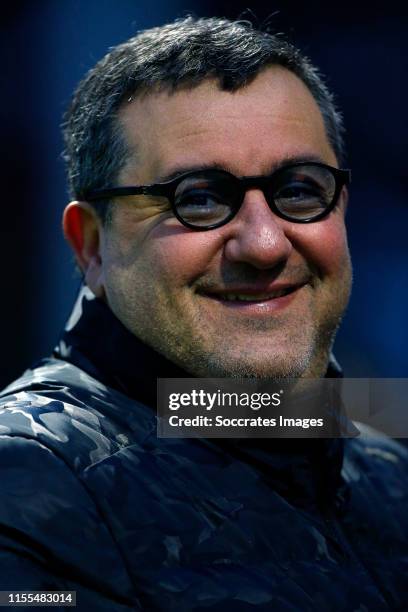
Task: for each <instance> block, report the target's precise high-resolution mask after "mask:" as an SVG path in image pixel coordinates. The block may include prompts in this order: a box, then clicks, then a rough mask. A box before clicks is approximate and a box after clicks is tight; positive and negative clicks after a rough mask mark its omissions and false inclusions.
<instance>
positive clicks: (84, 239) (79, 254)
mask: <svg viewBox="0 0 408 612" xmlns="http://www.w3.org/2000/svg"><path fill="white" fill-rule="evenodd" d="M62 224H63V230H64V235H65V238H66V240H67V241H68V243H69V244H70V246H71V247H72V249H73V251H74V253H75V259H76V261H77V264H78V266H79V267H80V268H81V270H82V272H83V274H84V279H85V282H86V284H87V285H88V287H89V288H90V290H91V291H92V293H94V294H95V295H96V297H99V298H103V297H104V296H105V287H104V281H103V267H102V259H101V253H100V245H101V237H102V232H103V228H102V223H101V221H100V219H99V217H98V215H97V214H96V212H95V210H94V208H93V207H92V206H91V205H90V204H88V202H71V203H70V204H68V206H67V207H66V209H65V210H64V216H63V222H62Z"/></svg>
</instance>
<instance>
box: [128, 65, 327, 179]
mask: <svg viewBox="0 0 408 612" xmlns="http://www.w3.org/2000/svg"><path fill="white" fill-rule="evenodd" d="M119 117H120V123H121V125H122V128H123V131H124V135H125V139H126V141H127V143H128V147H129V151H130V152H131V155H130V156H129V161H128V164H127V165H126V167H125V168H124V170H123V171H122V173H121V177H120V178H121V182H127V181H129V180H133V181H135V180H137V181H138V182H154V181H157V180H160V179H161V178H163V177H164V176H165V175H166V174H170V173H171V172H174V171H177V170H178V169H180V170H185V169H188V168H189V167H196V166H200V164H205V165H210V164H211V163H213V164H216V165H219V166H222V167H224V168H225V169H227V170H229V171H231V172H233V173H236V174H239V175H250V174H252V175H254V174H262V173H265V172H268V171H271V170H272V169H273V166H274V164H277V163H279V162H281V160H282V159H285V158H294V157H301V158H304V157H308V156H310V157H311V158H315V157H317V158H321V159H322V161H326V162H328V163H334V164H335V163H336V158H335V155H334V153H333V150H332V148H331V146H330V144H329V142H328V139H327V135H326V131H325V127H324V122H323V118H322V115H321V112H320V110H319V108H318V106H317V103H316V101H315V100H314V98H313V96H312V94H311V93H310V91H309V90H308V88H307V87H306V85H305V84H304V83H303V82H302V81H301V80H300V79H299V78H298V77H297V76H296V75H294V74H293V73H292V72H290V71H288V70H286V69H284V68H282V67H279V66H273V67H269V68H267V69H265V70H264V71H263V72H261V73H260V74H259V75H258V76H257V77H256V78H255V79H254V80H253V81H252V82H251V83H250V84H249V85H246V86H244V87H242V88H240V89H238V90H237V91H235V92H229V91H223V90H221V89H220V87H219V85H218V82H217V81H216V80H212V79H211V80H210V79H208V80H205V81H203V82H202V83H200V84H199V85H198V86H196V87H194V88H190V89H185V88H183V89H180V90H177V91H176V92H167V91H161V92H155V93H148V94H145V95H143V96H142V97H140V98H136V99H135V100H133V101H132V102H130V103H129V104H127V105H126V106H124V107H122V109H121V111H120V114H119Z"/></svg>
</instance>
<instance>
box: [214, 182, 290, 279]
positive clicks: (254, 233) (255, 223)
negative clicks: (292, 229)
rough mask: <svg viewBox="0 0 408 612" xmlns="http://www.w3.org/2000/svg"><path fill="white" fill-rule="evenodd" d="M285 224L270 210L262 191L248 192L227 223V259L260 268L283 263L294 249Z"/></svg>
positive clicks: (253, 190)
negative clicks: (235, 213) (234, 214)
mask: <svg viewBox="0 0 408 612" xmlns="http://www.w3.org/2000/svg"><path fill="white" fill-rule="evenodd" d="M287 225H288V222H287V221H285V220H284V219H280V218H279V217H277V216H276V215H275V214H274V213H273V212H272V211H271V209H270V208H269V206H268V203H267V201H266V200H265V196H264V195H263V193H262V191H260V190H255V189H251V190H249V191H247V193H246V195H245V198H244V201H243V203H242V205H241V208H240V210H239V211H238V213H237V215H236V216H235V217H234V219H233V220H232V221H230V223H229V224H228V226H229V228H228V230H229V235H228V236H227V239H226V243H225V256H226V258H227V259H228V260H229V261H231V262H235V263H238V262H241V263H247V264H251V265H252V266H254V267H256V268H258V269H260V270H265V269H268V268H273V267H275V266H276V265H279V264H282V263H284V262H285V261H286V260H287V259H288V258H289V256H290V253H291V251H292V248H293V247H292V243H291V242H290V240H289V239H288V237H287V235H286V233H285V228H286V226H287ZM225 227H227V226H225Z"/></svg>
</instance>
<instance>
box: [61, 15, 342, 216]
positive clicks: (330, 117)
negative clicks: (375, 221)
mask: <svg viewBox="0 0 408 612" xmlns="http://www.w3.org/2000/svg"><path fill="white" fill-rule="evenodd" d="M270 65H280V66H282V67H284V68H287V69H288V70H290V71H291V72H293V73H294V74H296V75H297V76H298V77H299V78H300V79H301V80H302V81H303V82H304V83H305V85H306V86H307V87H308V88H309V91H310V92H311V94H312V95H313V97H314V99H315V101H316V103H317V105H318V107H319V109H320V111H321V113H322V117H323V121H324V125H325V129H326V133H327V137H328V140H329V143H330V145H331V146H332V148H333V151H334V153H335V155H336V157H337V159H338V162H339V163H341V162H342V161H343V157H344V141H343V133H344V127H343V120H342V116H341V114H340V113H339V111H338V110H337V109H336V106H335V104H334V100H333V95H332V93H331V92H330V91H329V90H328V88H327V86H326V84H325V82H324V80H323V78H322V76H321V74H320V72H319V70H318V69H317V68H316V67H315V66H314V65H313V64H312V63H311V62H310V60H309V59H308V58H307V57H306V56H305V55H304V54H303V53H302V52H301V51H300V50H299V49H298V48H296V47H295V46H294V45H293V44H291V43H290V42H288V41H287V40H286V39H285V38H284V37H283V36H282V35H281V34H271V33H269V32H266V31H260V30H258V29H256V28H255V27H254V26H253V25H252V24H251V23H249V22H247V21H230V20H228V19H223V18H215V17H213V18H194V17H186V18H184V19H180V20H176V21H175V22H173V23H170V24H167V25H164V26H161V27H156V28H151V29H149V30H144V31H142V32H140V33H138V34H137V35H136V36H135V37H133V38H131V39H129V40H128V41H126V42H125V43H123V44H121V45H118V46H117V47H114V48H113V49H112V50H111V51H110V53H108V54H107V55H106V56H105V57H104V58H103V59H102V60H101V61H99V62H98V63H97V64H96V66H95V67H94V68H92V69H91V70H90V71H89V72H88V74H87V75H86V76H85V77H84V79H83V80H82V81H81V82H80V83H79V86H78V88H77V90H76V92H75V93H74V96H73V99H72V102H71V104H70V106H69V108H68V110H67V112H66V114H65V117H64V124H63V132H64V139H65V153H64V157H65V161H66V163H67V170H68V181H69V190H70V195H71V197H73V198H77V199H81V198H82V197H83V194H84V193H85V192H86V191H88V190H91V189H101V188H104V187H108V186H115V181H116V180H117V177H118V175H119V172H120V170H121V169H122V168H123V166H124V164H125V163H126V160H127V157H128V155H129V151H128V149H127V145H126V141H125V137H124V135H123V134H122V133H121V130H120V128H119V123H118V121H117V115H118V111H119V109H120V108H121V106H122V105H123V104H124V103H125V102H126V101H130V100H131V99H133V98H134V97H135V96H137V95H140V94H142V93H143V92H147V91H149V90H151V89H152V88H155V90H163V89H167V90H170V91H174V90H176V89H178V88H181V87H187V88H193V87H194V86H196V85H198V84H199V83H201V82H202V81H203V80H204V79H207V78H215V79H217V80H218V83H219V86H220V88H221V89H222V90H225V91H235V90H237V89H239V88H240V87H244V86H245V85H246V84H248V83H250V82H251V81H252V80H253V79H254V78H255V77H256V75H257V74H258V73H259V72H260V71H261V70H262V69H263V68H265V67H267V66H270ZM97 210H98V212H99V214H100V215H101V218H102V220H103V221H106V219H107V218H108V217H109V214H108V212H109V202H103V203H101V205H99V206H98V205H97Z"/></svg>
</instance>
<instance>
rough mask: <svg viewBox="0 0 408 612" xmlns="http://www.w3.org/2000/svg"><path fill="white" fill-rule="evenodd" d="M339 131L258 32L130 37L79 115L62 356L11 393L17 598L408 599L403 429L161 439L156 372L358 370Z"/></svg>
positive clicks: (125, 601) (217, 24) (95, 77)
mask: <svg viewBox="0 0 408 612" xmlns="http://www.w3.org/2000/svg"><path fill="white" fill-rule="evenodd" d="M342 132H343V128H342V122H341V117H340V115H339V113H338V112H337V111H336V109H335V107H334V105H333V100H332V97H331V95H330V93H329V92H328V90H327V88H326V86H325V85H324V83H323V82H322V80H321V77H320V76H319V74H318V72H317V71H316V69H315V68H314V67H313V66H312V65H311V64H310V62H309V61H308V60H307V59H306V58H305V57H303V56H302V54H301V53H300V52H299V51H298V50H296V49H294V48H293V47H292V46H291V45H290V44H288V43H287V42H285V40H284V39H283V38H281V37H278V36H272V35H270V34H267V33H263V32H259V31H256V30H255V29H253V28H252V27H250V26H249V25H248V24H246V23H240V22H229V21H227V20H222V19H199V20H195V19H192V18H187V19H185V20H182V21H178V22H176V23H173V24H170V25H167V26H164V27H161V28H156V29H152V30H149V31H146V32H142V33H141V34H139V35H138V36H136V37H135V38H134V39H131V40H130V41H128V42H127V43H125V44H123V45H121V46H119V47H117V48H115V49H114V50H113V51H112V52H111V53H110V54H108V55H107V56H106V57H105V58H104V59H103V60H102V61H101V62H99V64H97V66H96V67H95V68H94V69H93V70H91V72H90V73H89V74H88V75H87V77H86V78H85V79H84V81H83V82H82V83H81V84H80V86H79V88H78V90H77V92H76V94H75V97H74V99H73V102H72V105H71V108H70V110H69V112H68V114H67V120H66V123H65V136H66V143H67V150H66V154H67V161H68V171H69V178H70V184H71V190H72V194H73V196H74V200H73V202H71V204H70V205H69V206H68V207H67V208H66V210H65V214H64V231H65V235H66V237H67V239H68V241H69V242H70V244H71V246H72V247H73V249H74V252H75V255H76V260H77V263H78V265H79V267H80V269H81V271H82V273H83V277H84V287H83V288H82V290H81V292H80V295H79V298H78V301H77V304H76V306H75V308H74V311H73V314H72V316H71V318H70V320H69V322H68V324H67V327H66V330H65V332H64V334H63V336H62V338H61V340H60V342H59V344H58V346H57V348H56V349H55V352H54V355H53V357H52V358H50V359H46V360H44V361H43V362H42V363H41V364H39V365H38V366H37V367H36V368H34V369H33V370H31V371H28V372H27V373H25V374H24V376H23V377H22V378H21V379H19V380H18V381H16V382H15V383H13V384H12V385H10V386H9V387H8V388H7V389H6V390H5V391H4V392H3V399H2V401H3V409H2V414H1V419H0V425H1V434H2V440H1V444H0V451H1V463H0V465H1V466H2V474H1V476H2V478H1V482H2V505H1V509H0V524H1V569H2V571H1V576H2V579H1V582H2V589H9V590H10V589H12V590H24V591H30V590H31V591H32V590H42V591H69V590H72V591H76V593H77V606H78V607H79V608H80V609H84V610H128V609H133V610H139V609H141V610H166V611H167V610H174V611H175V610H177V612H182V611H189V610H205V609H209V610H214V611H215V610H221V609H222V610H232V611H241V610H253V609H256V610H273V611H275V610H277V611H280V610H282V611H283V610H302V611H305V610H316V609H321V610H330V611H334V610H339V611H340V610H342V611H346V610H347V611H349V610H350V611H351V610H397V609H400V610H403V609H407V607H408V594H407V589H406V586H405V576H406V571H407V569H408V562H407V555H406V552H407V548H406V544H407V518H406V517H407V508H408V503H407V492H406V484H407V476H406V466H407V456H406V452H405V451H404V449H402V448H401V447H400V446H399V445H398V444H396V443H394V442H391V441H389V440H386V439H385V438H381V437H377V438H358V439H356V440H342V439H322V440H303V441H301V440H265V441H259V440H252V441H251V440H246V441H244V440H236V441H227V440H221V441H220V440H218V441H216V442H215V441H213V440H210V439H180V440H178V439H177V440H175V439H158V438H157V436H156V420H155V411H154V409H155V406H156V380H157V378H158V377H167V378H178V377H181V378H182V377H184V378H185V377H188V376H193V377H229V378H238V377H247V378H254V377H255V378H272V379H282V378H288V377H295V378H300V379H301V378H309V377H313V378H321V377H324V376H328V377H336V376H340V375H341V374H340V370H339V367H338V366H337V364H336V362H335V360H334V358H333V357H332V356H331V348H332V344H333V340H334V336H335V333H336V330H337V328H338V325H339V323H340V320H341V317H342V314H343V312H344V310H345V308H346V305H347V302H348V299H349V293H350V285H351V265H350V257H349V252H348V248H347V239H346V231H345V225H344V215H345V209H346V205H347V183H348V181H349V173H348V172H347V171H346V170H343V169H341V168H342V163H343V143H342Z"/></svg>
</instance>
